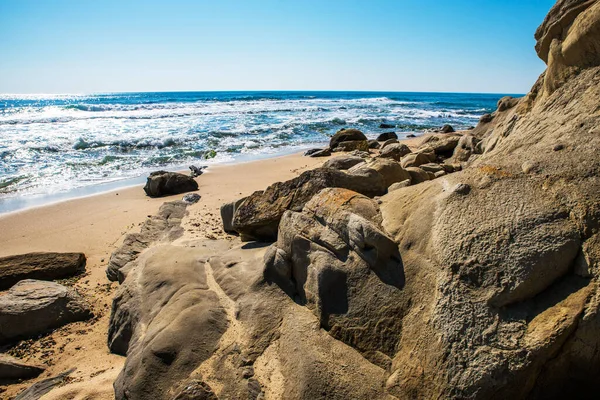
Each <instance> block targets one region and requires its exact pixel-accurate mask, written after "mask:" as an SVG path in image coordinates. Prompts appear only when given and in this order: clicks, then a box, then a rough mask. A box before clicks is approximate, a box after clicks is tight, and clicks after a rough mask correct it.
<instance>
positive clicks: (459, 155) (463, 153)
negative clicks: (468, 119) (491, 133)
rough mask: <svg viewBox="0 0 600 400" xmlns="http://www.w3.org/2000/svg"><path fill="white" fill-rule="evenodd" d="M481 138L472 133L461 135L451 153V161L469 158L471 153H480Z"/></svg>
mask: <svg viewBox="0 0 600 400" xmlns="http://www.w3.org/2000/svg"><path fill="white" fill-rule="evenodd" d="M481 153H482V150H481V140H479V139H477V138H476V137H475V136H473V135H463V136H462V137H461V138H460V140H459V141H458V144H457V146H456V148H455V149H454V154H453V155H452V162H464V161H467V160H469V158H470V157H471V155H472V154H481Z"/></svg>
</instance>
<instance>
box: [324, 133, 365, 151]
mask: <svg viewBox="0 0 600 400" xmlns="http://www.w3.org/2000/svg"><path fill="white" fill-rule="evenodd" d="M354 141H364V142H367V137H366V136H365V134H364V133H362V132H361V131H359V130H358V129H342V130H339V131H337V132H336V134H335V135H333V136H332V137H331V140H330V141H329V148H330V149H335V148H336V147H338V146H339V145H340V143H342V142H354ZM367 148H368V145H367Z"/></svg>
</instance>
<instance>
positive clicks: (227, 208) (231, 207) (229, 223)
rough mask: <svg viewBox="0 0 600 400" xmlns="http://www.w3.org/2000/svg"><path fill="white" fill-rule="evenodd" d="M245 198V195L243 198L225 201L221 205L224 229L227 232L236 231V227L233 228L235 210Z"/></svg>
mask: <svg viewBox="0 0 600 400" xmlns="http://www.w3.org/2000/svg"><path fill="white" fill-rule="evenodd" d="M245 199H246V198H245V197H243V198H241V199H238V200H235V201H230V202H229V203H225V204H223V205H222V206H221V209H220V213H221V221H222V222H223V230H224V231H225V232H227V233H236V231H235V229H233V216H234V215H235V211H236V210H237V209H238V207H239V206H240V204H242V203H243V201H244V200H245Z"/></svg>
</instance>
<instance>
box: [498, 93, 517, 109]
mask: <svg viewBox="0 0 600 400" xmlns="http://www.w3.org/2000/svg"><path fill="white" fill-rule="evenodd" d="M518 103H519V99H515V98H514V97H511V96H504V97H503V98H501V99H500V100H498V111H500V112H502V111H506V110H510V109H511V108H513V107H514V106H516V105H517V104H518Z"/></svg>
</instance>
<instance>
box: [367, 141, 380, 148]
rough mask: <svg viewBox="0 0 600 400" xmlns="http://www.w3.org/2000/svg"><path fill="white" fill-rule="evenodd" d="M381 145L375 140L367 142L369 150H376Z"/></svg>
mask: <svg viewBox="0 0 600 400" xmlns="http://www.w3.org/2000/svg"><path fill="white" fill-rule="evenodd" d="M380 147H381V145H380V144H379V142H378V141H377V140H375V139H372V140H369V148H370V149H378V148H380Z"/></svg>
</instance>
